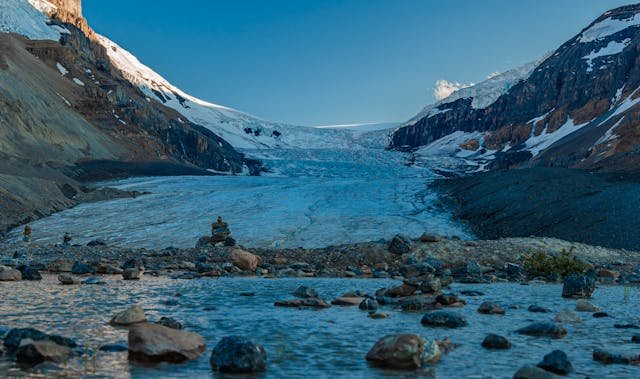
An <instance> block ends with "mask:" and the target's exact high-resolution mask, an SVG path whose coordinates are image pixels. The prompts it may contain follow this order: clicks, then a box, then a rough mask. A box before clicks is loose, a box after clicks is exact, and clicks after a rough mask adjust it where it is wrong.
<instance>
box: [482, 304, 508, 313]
mask: <svg viewBox="0 0 640 379" xmlns="http://www.w3.org/2000/svg"><path fill="white" fill-rule="evenodd" d="M478 313H482V314H485V315H503V314H505V311H504V308H502V307H501V306H499V305H498V304H496V303H494V302H491V301H485V302H484V303H482V304H480V306H479V307H478Z"/></svg>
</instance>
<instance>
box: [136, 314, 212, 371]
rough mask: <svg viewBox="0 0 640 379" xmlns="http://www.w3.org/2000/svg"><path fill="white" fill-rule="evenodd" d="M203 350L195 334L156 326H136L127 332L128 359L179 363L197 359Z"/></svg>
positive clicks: (203, 347) (202, 345)
mask: <svg viewBox="0 0 640 379" xmlns="http://www.w3.org/2000/svg"><path fill="white" fill-rule="evenodd" d="M204 349H205V343H204V339H203V338H202V336H201V335H199V334H197V333H191V332H185V331H182V330H177V329H172V328H168V327H166V326H163V325H158V324H148V323H142V324H137V325H135V326H133V327H131V329H130V330H129V359H131V360H137V361H143V362H172V363H180V362H184V361H187V360H192V359H196V358H198V357H199V356H200V355H201V354H202V353H203V352H204Z"/></svg>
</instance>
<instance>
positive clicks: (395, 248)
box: [389, 234, 413, 255]
mask: <svg viewBox="0 0 640 379" xmlns="http://www.w3.org/2000/svg"><path fill="white" fill-rule="evenodd" d="M412 246H413V242H412V241H411V238H409V237H407V236H405V235H404V234H396V235H395V237H393V239H392V240H391V242H389V252H390V253H392V254H398V255H402V254H406V253H408V252H410V251H411V247H412Z"/></svg>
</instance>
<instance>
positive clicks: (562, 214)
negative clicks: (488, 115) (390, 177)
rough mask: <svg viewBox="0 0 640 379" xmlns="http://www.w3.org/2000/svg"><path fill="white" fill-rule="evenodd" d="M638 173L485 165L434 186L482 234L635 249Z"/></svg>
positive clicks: (639, 239)
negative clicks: (493, 168) (490, 168)
mask: <svg viewBox="0 0 640 379" xmlns="http://www.w3.org/2000/svg"><path fill="white" fill-rule="evenodd" d="M638 184H640V175H638V174H614V173H591V172H587V171H582V170H572V169H563V168H530V169H517V170H509V171H490V172H484V173H479V174H473V175H470V176H465V177H461V178H454V179H446V180H440V181H437V182H436V183H434V188H436V189H438V190H439V191H440V192H441V193H443V194H445V195H446V196H447V197H448V200H447V199H445V201H446V202H447V204H448V205H450V206H453V207H456V208H457V210H456V211H455V216H456V218H458V219H460V220H462V221H464V222H467V223H468V224H469V225H470V226H471V229H472V230H473V232H474V233H475V234H476V235H477V236H478V237H479V238H483V239H495V238H503V237H529V236H538V237H552V238H560V239H565V240H569V241H576V242H582V243H586V244H590V245H598V246H606V247H610V248H618V249H629V250H638V249H640V233H638V230H640V218H639V217H638V214H639V212H640V191H639V190H638V188H640V187H639V186H638Z"/></svg>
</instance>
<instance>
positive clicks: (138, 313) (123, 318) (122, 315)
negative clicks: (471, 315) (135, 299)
mask: <svg viewBox="0 0 640 379" xmlns="http://www.w3.org/2000/svg"><path fill="white" fill-rule="evenodd" d="M146 321H147V316H145V314H144V309H142V307H140V306H138V305H134V306H132V307H131V308H129V309H127V310H125V311H122V312H119V313H117V314H116V315H115V316H113V318H112V319H111V325H123V326H126V325H131V324H138V323H141V322H146Z"/></svg>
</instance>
